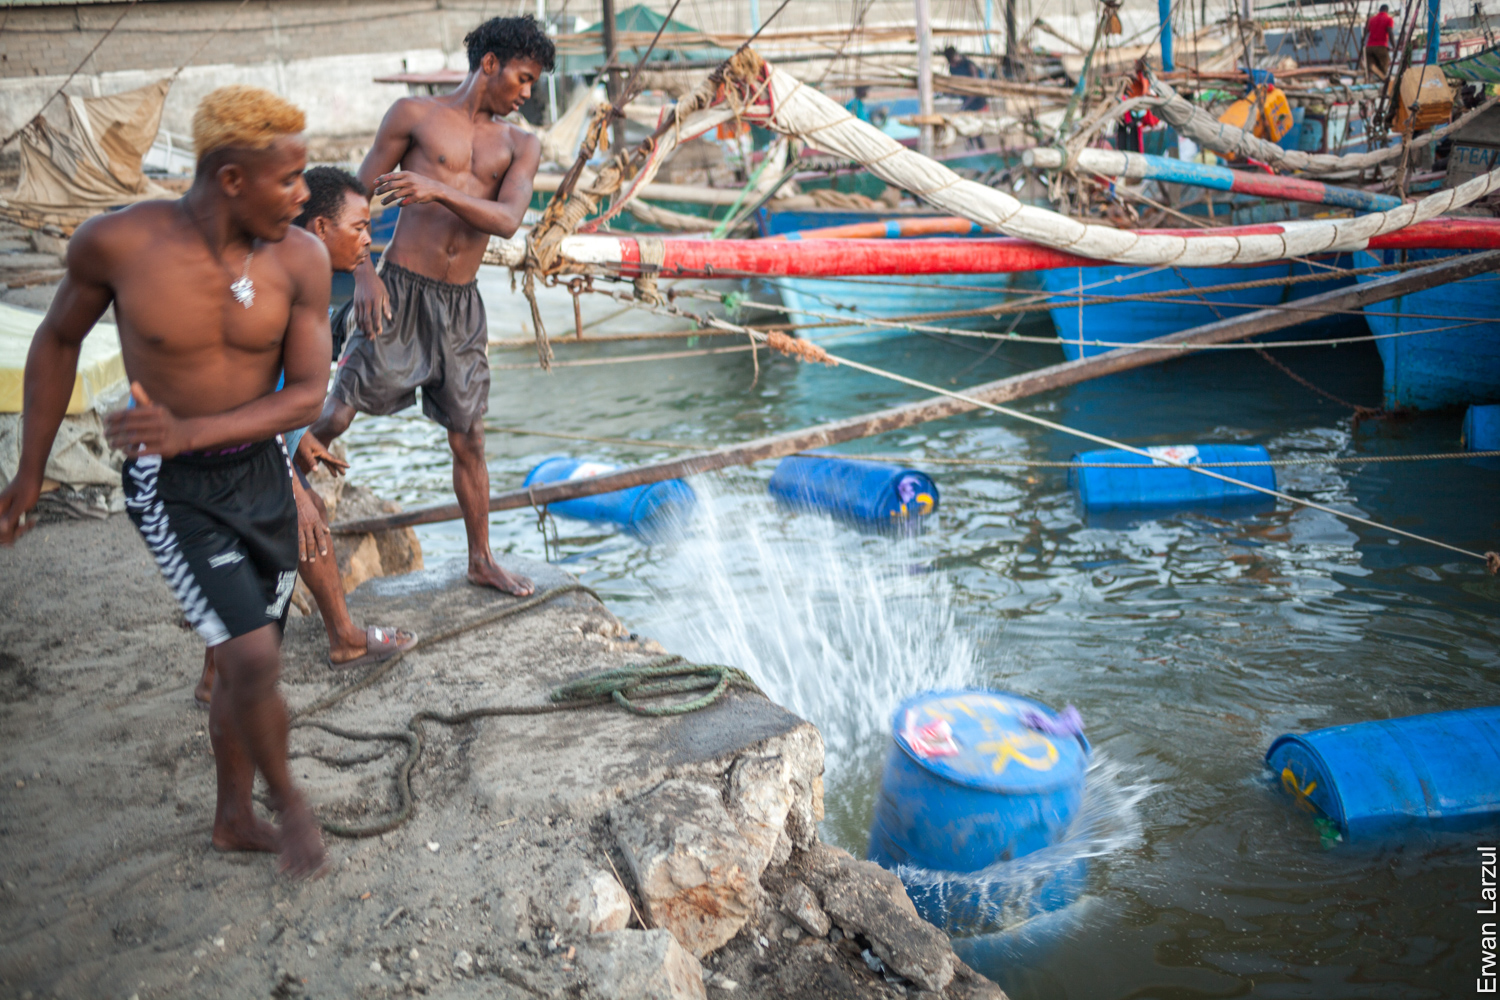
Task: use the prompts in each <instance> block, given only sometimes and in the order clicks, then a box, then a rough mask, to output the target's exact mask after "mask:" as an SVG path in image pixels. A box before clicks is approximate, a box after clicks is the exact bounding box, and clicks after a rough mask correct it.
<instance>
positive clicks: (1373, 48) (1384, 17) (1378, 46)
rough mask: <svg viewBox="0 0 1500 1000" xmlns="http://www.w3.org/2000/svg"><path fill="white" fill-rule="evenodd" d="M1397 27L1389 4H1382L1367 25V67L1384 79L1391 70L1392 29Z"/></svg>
mask: <svg viewBox="0 0 1500 1000" xmlns="http://www.w3.org/2000/svg"><path fill="white" fill-rule="evenodd" d="M1395 27H1396V21H1395V19H1394V18H1392V17H1391V8H1390V5H1389V4H1381V5H1380V10H1379V11H1378V12H1376V14H1375V16H1374V17H1372V18H1370V22H1369V23H1368V24H1367V25H1365V68H1366V70H1368V71H1369V72H1371V73H1374V74H1377V75H1378V76H1379V77H1380V78H1381V79H1382V80H1384V79H1385V78H1386V76H1387V75H1388V74H1389V73H1390V71H1391V31H1392V29H1394V28H1395Z"/></svg>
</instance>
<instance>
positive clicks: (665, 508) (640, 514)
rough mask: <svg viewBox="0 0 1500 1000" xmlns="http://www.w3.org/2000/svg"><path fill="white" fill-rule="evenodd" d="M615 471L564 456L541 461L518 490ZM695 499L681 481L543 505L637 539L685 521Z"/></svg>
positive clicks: (609, 466)
mask: <svg viewBox="0 0 1500 1000" xmlns="http://www.w3.org/2000/svg"><path fill="white" fill-rule="evenodd" d="M616 468H617V467H616V466H613V465H608V464H606V463H604V462H589V461H585V460H584V459H580V458H569V457H568V456H566V455H555V456H553V457H552V458H548V459H544V460H543V461H542V462H540V463H539V464H538V465H537V466H536V468H534V469H532V470H531V472H530V473H529V474H528V475H527V476H526V481H525V482H524V483H522V484H521V485H522V486H541V485H542V484H544V483H557V482H563V481H565V480H571V479H587V478H590V477H592V476H601V475H604V474H605V473H607V472H614V471H615V469H616ZM697 502H698V495H697V494H696V493H694V492H693V488H692V487H691V486H689V485H688V484H687V483H685V482H683V481H682V480H681V479H668V480H665V481H663V482H659V483H647V484H645V485H644V486H632V487H631V488H630V489H627V490H616V491H614V492H613V493H596V494H595V495H593V496H591V497H578V498H576V499H573V500H563V501H561V502H559V503H552V504H548V505H547V509H548V510H550V511H552V512H553V513H555V514H562V515H563V516H564V517H572V518H576V519H578V520H580V521H592V522H595V523H607V524H617V525H619V526H620V527H622V528H624V529H625V530H627V531H630V532H632V533H634V534H637V535H646V534H654V533H656V532H659V531H661V530H662V529H664V528H667V527H668V526H670V525H673V524H677V523H680V522H681V521H684V520H686V519H687V517H688V516H689V515H690V514H691V513H692V511H693V508H694V507H695V506H696V505H697Z"/></svg>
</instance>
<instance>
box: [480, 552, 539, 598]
mask: <svg viewBox="0 0 1500 1000" xmlns="http://www.w3.org/2000/svg"><path fill="white" fill-rule="evenodd" d="M469 582H470V583H472V584H476V585H478V586H480V587H494V588H495V589H496V590H498V591H500V592H501V593H504V594H514V595H515V596H516V597H529V596H531V595H532V594H534V593H536V586H535V584H533V583H532V582H531V581H530V580H528V579H526V578H525V577H524V576H517V575H516V574H514V573H507V572H506V571H505V570H503V569H501V568H500V564H499V563H497V562H495V560H494V559H488V560H485V561H484V562H478V561H476V560H470V561H469Z"/></svg>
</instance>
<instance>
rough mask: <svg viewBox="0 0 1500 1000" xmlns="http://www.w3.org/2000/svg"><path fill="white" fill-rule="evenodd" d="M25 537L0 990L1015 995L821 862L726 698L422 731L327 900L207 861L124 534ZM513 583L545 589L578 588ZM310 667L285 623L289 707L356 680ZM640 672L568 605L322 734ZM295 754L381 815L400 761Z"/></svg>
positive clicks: (370, 602) (816, 782)
mask: <svg viewBox="0 0 1500 1000" xmlns="http://www.w3.org/2000/svg"><path fill="white" fill-rule="evenodd" d="M343 499H344V500H347V496H346V497H345V498H343ZM23 542H24V543H25V544H23V545H20V546H18V547H16V548H15V549H11V550H5V551H3V552H0V607H4V608H6V609H7V611H8V616H0V648H3V649H4V650H5V651H6V652H5V654H3V655H0V681H3V680H4V679H5V678H8V677H11V678H16V679H17V680H16V681H15V682H14V683H11V684H10V685H9V686H8V687H6V686H0V694H4V697H3V698H0V729H3V730H4V731H5V732H6V734H7V739H6V741H5V745H4V747H3V748H0V779H3V780H0V824H3V825H4V826H5V828H6V829H7V831H8V833H9V834H10V840H9V841H8V844H9V845H10V846H11V847H12V850H10V851H9V852H7V853H6V855H5V856H3V857H0V937H3V938H4V939H5V940H6V941H7V942H8V944H7V947H6V948H5V949H3V950H0V996H7V997H8V996H17V997H19V996H22V995H24V994H25V993H26V992H27V991H30V992H32V993H33V995H34V996H48V997H51V996H61V997H65V998H66V997H84V996H99V997H104V996H121V997H130V996H132V995H135V996H138V997H139V998H140V1000H155V998H162V997H173V998H176V997H194V998H196V997H204V998H207V997H219V996H253V997H266V996H274V997H345V996H349V997H354V996H358V997H363V998H379V997H390V998H394V997H415V996H431V997H443V998H449V997H492V996H504V997H511V996H516V997H577V998H580V1000H587V998H597V1000H604V998H621V1000H624V998H627V997H628V998H637V997H652V998H664V1000H665V998H671V1000H687V998H693V1000H700V998H706V997H714V998H725V1000H737V998H740V997H749V998H757V1000H758V998H772V997H774V998H778V1000H779V998H808V1000H812V998H835V997H836V998H840V1000H842V998H856V1000H866V998H877V997H879V998H892V997H899V996H907V997H915V996H921V997H923V998H924V1000H936V998H937V997H944V998H948V1000H1000V998H1001V997H1002V994H1001V992H1000V991H999V989H998V988H996V987H995V986H994V985H993V984H991V983H989V982H988V981H987V980H985V979H982V978H981V977H979V976H977V975H976V974H974V973H973V972H972V971H971V970H969V969H968V968H967V967H966V966H964V965H963V963H961V962H960V961H959V960H958V959H957V958H956V957H955V956H954V955H953V953H952V951H951V950H950V948H949V947H948V942H947V940H946V939H945V938H944V937H943V935H942V934H940V933H939V932H938V931H936V930H935V929H934V928H932V927H931V926H929V925H927V924H925V923H923V922H922V921H921V920H920V919H919V918H918V917H917V915H916V911H915V910H914V908H913V907H912V905H911V902H910V900H909V899H908V898H907V896H906V893H905V891H904V890H903V888H902V887H901V884H900V882H899V880H897V879H896V878H895V877H894V876H893V875H891V874H889V873H887V872H885V871H883V870H881V869H880V868H878V867H877V866H875V865H872V864H869V863H866V862H862V861H857V860H855V859H854V858H852V857H850V856H849V855H848V854H846V853H845V852H843V851H840V850H838V849H836V848H833V847H830V846H828V845H826V844H823V843H821V842H820V841H819V839H818V834H817V829H818V827H817V824H818V822H819V820H820V819H821V818H822V799H823V789H822V771H823V744H822V739H821V737H820V736H819V734H818V732H817V730H816V729H815V728H814V727H812V726H811V725H809V724H808V723H806V722H805V721H803V720H801V719H798V718H796V717H795V716H793V715H791V714H790V713H788V712H786V711H785V710H784V709H781V708H779V707H778V706H776V705H774V704H772V703H770V702H769V701H767V700H766V699H764V698H762V697H760V696H757V695H754V694H749V693H745V692H738V691H736V692H732V693H730V694H729V695H727V696H726V697H725V698H724V699H723V700H721V701H720V702H718V703H717V704H715V705H714V706H713V707H711V708H708V709H705V710H703V711H699V712H693V713H689V714H687V715H683V716H677V717H671V718H643V717H640V716H634V715H630V714H628V713H625V712H622V711H619V710H618V709H615V708H613V707H609V706H603V707H598V708H590V709H588V710H586V711H582V712H567V713H561V714H553V715H543V716H527V717H524V718H497V719H486V720H483V721H481V722H475V723H471V724H467V725H457V726H451V727H450V726H442V725H438V724H436V723H432V724H430V725H428V726H427V727H426V729H425V732H424V742H423V749H422V756H421V758H420V760H419V762H418V764H417V765H416V766H415V767H414V768H413V769H412V771H411V775H412V779H411V780H412V789H413V792H414V793H415V795H416V800H417V810H416V814H415V816H414V817H413V818H412V819H411V820H410V822H408V823H406V824H405V825H403V826H401V827H399V828H397V829H395V830H392V831H390V832H388V833H385V834H382V835H380V836H375V837H369V838H364V839H355V840H342V839H330V843H329V848H330V855H331V860H332V862H333V865H332V868H331V870H330V872H329V873H328V875H327V877H325V878H323V879H321V880H318V881H316V882H311V883H288V882H286V881H285V880H284V879H282V878H280V877H279V876H277V875H276V873H275V865H274V862H273V860H272V859H270V858H267V857H265V856H262V855H246V854H223V853H219V852H217V851H214V850H213V849H212V848H211V847H210V845H209V844H208V838H207V830H208V826H207V823H208V819H209V816H210V815H211V811H212V804H213V801H214V799H213V795H214V792H213V789H214V778H213V774H214V762H213V757H212V755H211V753H210V749H211V748H210V745H209V741H208V738H207V734H206V731H205V729H206V725H205V723H206V717H205V716H204V715H202V714H201V712H200V711H199V710H198V709H197V708H195V707H194V706H193V703H192V699H191V696H190V694H191V687H192V681H193V679H194V678H195V676H196V671H197V665H198V663H199V662H201V656H202V650H201V646H200V645H199V644H198V643H197V641H196V640H195V638H194V636H193V634H192V633H191V632H190V631H186V630H184V629H181V628H179V627H178V626H177V625H176V624H175V621H176V617H175V605H174V604H173V602H172V599H171V596H170V593H169V592H167V590H166V588H165V586H164V585H163V584H162V583H161V581H160V574H159V572H158V571H157V570H156V567H155V565H154V564H153V563H152V561H151V559H150V556H149V553H148V552H147V551H146V549H145V547H144V546H142V545H140V543H139V540H138V539H137V538H136V537H135V535H134V530H133V528H131V526H130V525H129V524H128V522H126V521H125V519H124V518H117V517H112V518H110V519H108V520H107V521H78V522H67V523H63V524H58V525H53V526H49V527H46V528H44V529H39V530H38V531H37V532H33V533H32V534H31V535H29V536H28V537H27V539H24V540H23ZM507 563H508V565H510V566H511V567H512V568H514V569H518V570H520V571H522V572H525V573H527V574H529V575H531V576H532V577H533V579H534V580H535V581H536V583H537V586H538V589H539V590H547V589H551V588H555V587H559V586H562V585H564V584H566V583H567V582H569V580H570V578H569V577H567V576H566V575H565V574H563V573H561V572H560V571H559V570H557V569H556V568H555V567H551V566H546V565H540V564H535V563H524V564H523V563H521V562H520V561H516V560H507ZM122 580H123V581H125V582H126V583H127V586H126V587H125V588H122V586H121V581H122ZM506 600H509V599H508V598H497V597H496V596H495V595H494V594H493V593H491V592H487V591H482V590H480V589H479V588H476V587H472V586H469V585H468V584H466V583H465V582H464V578H463V566H462V564H461V562H460V563H459V564H457V565H453V566H445V567H439V568H436V569H431V570H427V571H424V572H420V573H413V574H408V575H406V576H401V577H391V578H385V579H376V580H370V581H367V582H366V583H364V584H363V585H361V586H360V587H358V588H357V589H356V590H355V591H354V592H353V593H352V594H351V595H350V598H349V602H350V608H351V612H352V613H353V614H354V616H355V619H356V621H380V622H396V623H399V624H401V625H403V626H406V627H412V628H415V629H417V630H418V631H419V632H422V633H424V634H435V633H436V632H438V631H440V630H442V629H444V628H451V626H453V625H454V624H455V623H462V622H464V621H471V620H474V619H476V617H485V616H492V615H493V614H494V612H495V609H496V608H497V607H503V602H504V601H506ZM80 635H89V636H95V637H111V636H118V637H120V638H119V639H118V640H113V639H110V640H107V643H106V644H105V645H102V646H101V645H100V643H99V642H79V641H77V639H76V637H77V636H80ZM326 649H327V647H326V644H325V640H324V639H323V636H322V628H321V625H320V623H319V622H318V621H317V620H316V619H314V618H294V619H293V620H292V621H291V622H290V623H289V625H288V628H287V634H286V641H285V644H284V647H283V658H284V660H285V670H284V674H283V687H284V689H285V691H286V694H287V698H288V700H289V701H290V702H291V704H292V705H293V706H294V707H295V706H298V705H307V704H309V703H311V702H312V701H313V700H314V699H316V698H319V697H322V696H323V695H324V694H326V693H327V692H329V691H330V690H331V689H332V687H333V686H334V685H336V684H339V683H342V682H343V681H344V678H343V677H342V676H341V675H333V674H331V673H330V672H329V670H328V668H327V665H326V659H325V658H326ZM659 649H660V647H657V646H655V644H653V643H650V642H649V640H642V639H640V638H639V637H635V636H632V635H631V634H630V633H629V632H628V630H626V629H624V628H623V627H621V625H620V623H619V622H618V621H616V620H615V619H614V617H613V616H612V615H610V614H609V612H608V610H607V609H605V608H604V607H603V606H602V605H600V604H599V603H598V602H596V601H595V600H594V599H593V598H592V597H589V596H587V595H584V594H579V593H572V594H569V595H567V596H562V597H558V598H556V599H555V600H553V601H551V602H549V603H547V604H545V605H542V606H540V607H538V608H535V609H533V610H532V611H529V612H527V613H526V614H524V615H520V616H517V617H513V618H507V619H505V620H504V621H501V622H498V623H497V624H494V625H492V626H486V627H484V628H482V629H476V630H474V631H468V632H463V633H462V634H456V635H455V637H454V638H452V639H450V640H447V641H445V642H444V643H442V644H439V645H436V646H434V647H432V648H429V649H426V650H420V651H417V652H415V653H413V654H411V655H409V656H408V657H407V658H405V659H404V660H403V661H402V663H401V664H400V665H399V666H398V667H397V669H396V670H394V671H392V672H391V673H390V674H389V675H387V676H386V677H384V678H382V679H381V680H380V682H379V683H378V684H376V685H373V686H371V687H370V688H368V689H365V690H363V691H360V692H359V693H358V694H356V695H353V696H351V697H349V698H348V699H347V700H346V701H344V702H341V703H340V704H339V705H338V706H337V708H336V709H333V710H331V711H329V712H327V713H324V715H323V716H322V718H324V719H326V720H327V721H328V722H330V723H332V724H334V725H336V726H338V727H341V728H342V729H343V730H345V731H363V732H366V733H375V734H379V733H385V734H389V733H393V732H397V733H399V732H401V731H403V730H404V728H405V726H406V724H407V721H408V720H409V719H410V717H411V713H412V712H413V711H415V710H416V709H417V708H422V707H435V708H439V709H441V710H443V711H450V710H453V711H456V710H459V709H464V708H472V707H478V706H484V705H503V704H536V703H538V702H540V701H542V700H544V699H545V697H546V693H547V692H548V691H549V690H551V689H552V688H553V687H554V686H555V685H557V684H559V683H562V682H564V681H568V680H572V679H576V678H578V677H581V676H584V675H586V674H590V673H593V672H595V671H598V670H601V669H605V668H612V667H618V666H622V665H625V664H631V663H642V662H646V661H648V660H649V659H651V658H652V657H653V656H654V655H657V652H658V651H659ZM23 680H24V683H23V682H22V681H23ZM292 747H293V750H294V753H295V756H294V759H293V762H292V763H293V768H294V771H295V774H296V777H297V779H298V781H299V782H301V783H302V785H303V787H304V788H305V789H306V790H307V794H308V795H309V797H310V798H311V799H312V801H313V802H314V803H315V805H316V808H317V809H318V811H319V814H320V815H321V816H322V817H324V818H325V819H329V820H334V821H338V822H341V823H352V824H362V823H368V822H371V821H376V820H380V819H382V818H385V817H388V816H390V815H391V814H392V813H393V811H394V810H395V808H396V807H397V802H396V797H395V794H394V792H393V789H392V776H393V774H394V773H395V772H396V770H397V767H398V766H399V765H400V763H401V760H402V759H403V757H404V755H405V753H406V750H405V749H404V748H405V743H404V742H403V741H401V740H399V739H398V740H391V739H388V738H384V739H381V740H379V741H376V742H370V741H363V742H352V741H350V740H348V739H346V738H344V737H338V736H335V735H333V734H330V733H328V732H325V731H321V730H317V729H311V728H299V729H295V730H293V735H292Z"/></svg>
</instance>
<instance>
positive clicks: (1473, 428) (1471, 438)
mask: <svg viewBox="0 0 1500 1000" xmlns="http://www.w3.org/2000/svg"><path fill="white" fill-rule="evenodd" d="M1463 441H1464V448H1465V449H1466V450H1468V451H1500V405H1497V406H1471V407H1469V412H1468V413H1465V414H1464V431H1463Z"/></svg>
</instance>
